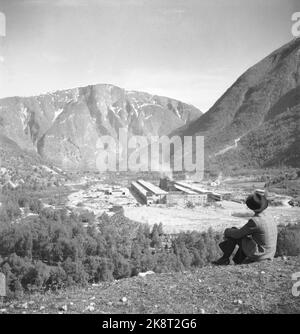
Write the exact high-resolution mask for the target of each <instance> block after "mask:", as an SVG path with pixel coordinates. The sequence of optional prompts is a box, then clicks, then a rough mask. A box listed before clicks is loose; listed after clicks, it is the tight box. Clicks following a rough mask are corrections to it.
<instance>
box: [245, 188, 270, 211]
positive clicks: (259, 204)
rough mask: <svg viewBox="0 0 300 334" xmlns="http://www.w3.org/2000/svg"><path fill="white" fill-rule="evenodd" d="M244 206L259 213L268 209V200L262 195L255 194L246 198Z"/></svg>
mask: <svg viewBox="0 0 300 334" xmlns="http://www.w3.org/2000/svg"><path fill="white" fill-rule="evenodd" d="M246 205H247V206H248V208H249V209H251V210H253V211H254V212H256V213H260V212H262V211H264V210H265V209H266V208H267V207H268V200H267V199H266V197H265V196H264V195H262V194H259V193H257V192H255V193H254V194H251V195H249V196H248V197H247V199H246Z"/></svg>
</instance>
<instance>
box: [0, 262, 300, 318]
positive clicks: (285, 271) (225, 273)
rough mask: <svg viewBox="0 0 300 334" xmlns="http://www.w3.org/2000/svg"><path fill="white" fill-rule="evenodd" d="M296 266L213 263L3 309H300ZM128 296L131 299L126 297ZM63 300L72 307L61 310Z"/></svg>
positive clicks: (38, 297) (26, 300)
mask: <svg viewBox="0 0 300 334" xmlns="http://www.w3.org/2000/svg"><path fill="white" fill-rule="evenodd" d="M297 271H300V257H298V258H292V257H290V258H287V259H285V260H283V259H279V258H278V259H275V260H274V261H273V262H272V263H270V262H263V263H255V264H250V265H242V266H233V265H231V266H227V267H215V266H214V267H210V266H209V267H205V268H201V269H198V270H196V271H194V272H182V273H168V274H153V275H148V276H146V278H142V277H134V278H128V279H123V280H119V281H114V282H104V283H101V284H99V285H97V286H89V287H87V288H76V289H68V290H67V291H61V292H59V293H57V294H56V293H49V294H46V295H42V294H36V295H32V296H28V297H25V298H23V299H22V302H20V301H19V302H17V301H15V302H10V303H9V302H7V303H5V304H3V305H2V306H1V309H2V310H1V312H2V313H58V312H64V313H300V297H294V296H293V295H292V292H291V288H292V285H293V281H292V280H291V275H292V274H293V273H295V272H297ZM123 297H126V298H127V301H125V302H122V301H121V299H122V298H123ZM24 303H25V304H24ZM91 303H94V305H93V304H91ZM64 305H66V306H67V311H62V310H61V311H60V310H59V309H60V307H61V306H64ZM89 305H92V306H93V307H94V310H92V311H91V310H87V309H86V308H87V307H88V306H89ZM5 310H6V311H5Z"/></svg>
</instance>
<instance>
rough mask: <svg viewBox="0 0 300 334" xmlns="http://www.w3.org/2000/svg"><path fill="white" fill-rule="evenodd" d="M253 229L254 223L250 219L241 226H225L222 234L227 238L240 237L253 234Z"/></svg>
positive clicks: (254, 227)
mask: <svg viewBox="0 0 300 334" xmlns="http://www.w3.org/2000/svg"><path fill="white" fill-rule="evenodd" d="M255 229H256V224H255V222H254V221H253V220H252V219H250V220H249V221H248V223H247V224H245V225H244V226H243V227H241V228H227V229H226V230H225V232H224V236H225V237H227V238H233V239H241V238H243V237H245V236H247V235H251V234H253V233H254V231H255Z"/></svg>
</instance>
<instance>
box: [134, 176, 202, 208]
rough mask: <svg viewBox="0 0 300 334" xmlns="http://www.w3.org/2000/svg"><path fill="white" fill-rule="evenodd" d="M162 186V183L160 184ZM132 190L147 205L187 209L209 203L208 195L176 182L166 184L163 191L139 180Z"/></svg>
mask: <svg viewBox="0 0 300 334" xmlns="http://www.w3.org/2000/svg"><path fill="white" fill-rule="evenodd" d="M161 185H162V182H160V186H161ZM131 189H132V190H133V191H134V192H135V193H136V194H137V195H138V196H139V198H141V199H142V200H143V202H144V203H145V204H147V205H150V204H169V205H179V206H183V207H185V206H187V205H188V204H192V205H194V206H199V205H204V204H205V203H206V202H207V194H205V193H199V192H196V191H194V190H192V189H190V188H188V187H186V186H184V185H180V184H177V183H176V182H170V183H168V184H165V185H164V189H162V188H161V187H158V186H156V185H154V184H152V183H151V182H148V181H145V180H138V181H137V182H132V183H131Z"/></svg>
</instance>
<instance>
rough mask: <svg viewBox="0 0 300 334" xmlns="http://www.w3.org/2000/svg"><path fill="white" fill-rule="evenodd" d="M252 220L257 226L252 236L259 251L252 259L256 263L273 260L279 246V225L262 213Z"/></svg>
mask: <svg viewBox="0 0 300 334" xmlns="http://www.w3.org/2000/svg"><path fill="white" fill-rule="evenodd" d="M251 220H252V221H253V222H254V223H255V226H256V227H255V229H254V230H253V234H251V236H252V239H253V240H254V241H255V242H256V244H257V251H256V252H255V253H254V254H253V255H251V256H250V257H251V258H252V259H253V260H256V261H260V260H266V259H273V258H274V255H275V252H276V244H277V224H276V222H275V220H274V218H273V217H272V216H270V215H267V214H265V213H263V212H262V213H260V214H256V215H255V216H254V217H252V218H251Z"/></svg>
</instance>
